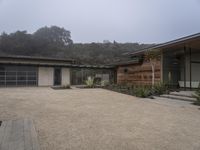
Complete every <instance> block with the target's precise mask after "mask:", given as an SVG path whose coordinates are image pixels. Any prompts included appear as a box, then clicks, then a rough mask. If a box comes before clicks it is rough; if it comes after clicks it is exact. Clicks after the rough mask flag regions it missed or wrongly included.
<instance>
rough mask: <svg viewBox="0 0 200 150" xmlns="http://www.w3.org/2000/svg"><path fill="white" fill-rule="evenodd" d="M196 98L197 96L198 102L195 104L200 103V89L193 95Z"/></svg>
mask: <svg viewBox="0 0 200 150" xmlns="http://www.w3.org/2000/svg"><path fill="white" fill-rule="evenodd" d="M193 97H194V98H196V102H195V103H194V104H196V105H200V89H198V90H197V91H196V92H195V94H194V95H193Z"/></svg>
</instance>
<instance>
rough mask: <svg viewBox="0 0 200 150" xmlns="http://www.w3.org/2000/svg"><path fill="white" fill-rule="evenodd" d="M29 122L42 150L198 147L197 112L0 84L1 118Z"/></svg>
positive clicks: (119, 97)
mask: <svg viewBox="0 0 200 150" xmlns="http://www.w3.org/2000/svg"><path fill="white" fill-rule="evenodd" d="M23 117H28V118H32V119H33V120H34V123H35V126H36V128H37V131H38V136H39V141H40V145H41V149H42V150H199V149H200V110H199V108H198V107H196V106H193V105H190V104H188V105H183V106H182V105H180V106H179V105H178V106H177V105H176V106H173V105H167V104H166V103H162V102H159V103H157V102H154V101H150V100H144V99H139V98H135V97H132V96H128V95H123V94H119V93H115V92H111V91H107V90H103V89H73V90H52V89H50V88H1V89H0V120H8V119H15V118H23Z"/></svg>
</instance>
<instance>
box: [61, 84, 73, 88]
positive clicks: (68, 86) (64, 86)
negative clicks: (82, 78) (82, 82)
mask: <svg viewBox="0 0 200 150" xmlns="http://www.w3.org/2000/svg"><path fill="white" fill-rule="evenodd" d="M62 88H64V89H71V87H70V85H69V84H67V85H63V86H62Z"/></svg>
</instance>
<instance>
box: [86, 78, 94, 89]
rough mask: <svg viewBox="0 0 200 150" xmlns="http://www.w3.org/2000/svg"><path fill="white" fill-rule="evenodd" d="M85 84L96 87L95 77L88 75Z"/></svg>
mask: <svg viewBox="0 0 200 150" xmlns="http://www.w3.org/2000/svg"><path fill="white" fill-rule="evenodd" d="M85 84H86V85H87V87H89V88H92V87H94V78H93V77H90V76H89V77H88V78H87V80H86V81H85Z"/></svg>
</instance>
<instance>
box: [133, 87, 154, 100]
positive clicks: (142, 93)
mask: <svg viewBox="0 0 200 150" xmlns="http://www.w3.org/2000/svg"><path fill="white" fill-rule="evenodd" d="M134 94H135V96H137V97H142V98H146V97H149V96H150V95H151V89H150V88H149V87H137V88H135V89H134Z"/></svg>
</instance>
